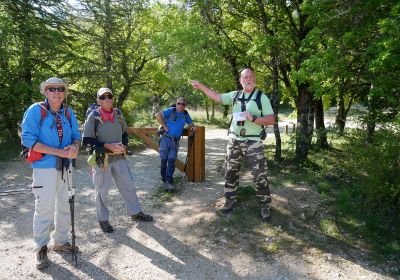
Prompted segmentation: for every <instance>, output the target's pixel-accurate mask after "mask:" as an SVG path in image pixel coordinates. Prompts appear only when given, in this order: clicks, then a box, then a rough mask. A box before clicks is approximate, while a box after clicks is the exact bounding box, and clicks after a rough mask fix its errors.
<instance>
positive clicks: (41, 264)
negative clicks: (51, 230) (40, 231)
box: [36, 245, 50, 269]
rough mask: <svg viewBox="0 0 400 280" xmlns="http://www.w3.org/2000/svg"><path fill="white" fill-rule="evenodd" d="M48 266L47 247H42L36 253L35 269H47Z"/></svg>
mask: <svg viewBox="0 0 400 280" xmlns="http://www.w3.org/2000/svg"><path fill="white" fill-rule="evenodd" d="M49 264H50V262H49V259H48V258H47V246H46V245H44V246H43V247H42V248H41V249H40V251H39V252H37V253H36V268H37V269H43V268H45V267H48V266H49Z"/></svg>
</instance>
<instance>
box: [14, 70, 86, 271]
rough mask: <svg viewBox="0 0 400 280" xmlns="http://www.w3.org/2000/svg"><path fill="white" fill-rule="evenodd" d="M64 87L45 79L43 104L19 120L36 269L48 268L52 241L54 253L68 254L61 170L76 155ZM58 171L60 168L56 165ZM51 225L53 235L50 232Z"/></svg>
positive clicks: (60, 82)
mask: <svg viewBox="0 0 400 280" xmlns="http://www.w3.org/2000/svg"><path fill="white" fill-rule="evenodd" d="M67 90H68V87H67V84H66V83H65V82H64V81H63V80H62V79H59V78H55V77H53V78H49V79H47V80H46V81H44V82H42V83H41V84H40V91H41V93H42V94H43V95H44V96H45V101H44V102H38V103H34V104H32V105H31V106H30V107H29V108H28V109H27V110H26V111H25V113H24V116H23V120H22V124H21V126H22V135H21V138H22V144H23V146H25V147H27V148H29V149H30V150H29V156H28V161H30V162H31V166H32V169H33V175H32V179H33V182H32V191H33V193H34V195H35V214H34V217H33V238H34V241H35V244H36V248H35V252H36V268H38V269H42V268H45V267H47V266H48V265H49V260H48V258H47V245H48V243H49V242H50V239H52V240H53V241H54V247H53V249H54V251H57V252H64V253H72V246H71V245H70V243H69V242H68V230H69V226H70V209H69V205H68V185H67V180H66V178H64V177H65V172H63V171H64V167H65V165H67V164H69V162H70V160H69V159H75V158H76V157H77V155H78V148H79V143H80V132H79V129H78V121H77V119H76V116H75V114H74V112H73V111H72V110H71V108H69V107H67V105H66V102H65V100H66V95H67ZM59 163H62V164H61V167H60V164H59ZM53 223H54V227H55V228H54V231H53V232H52V233H51V235H50V228H51V227H52V225H53Z"/></svg>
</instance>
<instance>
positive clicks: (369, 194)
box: [346, 129, 400, 217]
mask: <svg viewBox="0 0 400 280" xmlns="http://www.w3.org/2000/svg"><path fill="white" fill-rule="evenodd" d="M363 136H364V135H363V133H362V132H361V133H358V134H356V135H354V136H353V137H354V138H352V139H351V140H352V141H351V142H350V143H349V144H350V145H348V146H347V147H346V149H348V151H349V153H350V154H351V155H352V157H351V159H350V160H349V162H348V163H347V166H348V169H349V172H351V173H352V174H353V176H355V177H356V178H357V181H356V182H354V185H353V188H354V189H353V190H354V192H355V193H357V198H356V199H357V200H358V203H360V206H361V207H362V209H363V212H364V213H365V214H368V215H376V216H378V217H379V216H382V217H385V216H387V217H390V216H391V215H393V214H394V213H397V212H398V211H400V174H399V170H400V150H399V148H398V147H399V141H400V131H399V130H398V129H397V130H394V131H393V130H386V129H381V130H380V131H378V132H377V133H376V135H375V137H374V144H371V145H365V142H364V141H363V138H362V137H363Z"/></svg>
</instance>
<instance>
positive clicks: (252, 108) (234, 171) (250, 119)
mask: <svg viewBox="0 0 400 280" xmlns="http://www.w3.org/2000/svg"><path fill="white" fill-rule="evenodd" d="M191 84H192V86H193V87H194V88H195V89H199V90H201V91H203V92H204V93H205V94H206V95H207V96H208V97H209V98H211V99H212V100H214V101H215V102H217V103H220V102H222V103H223V104H224V105H231V106H233V108H232V122H231V125H230V128H229V142H228V145H227V156H226V173H225V189H224V193H225V205H224V206H223V207H222V208H221V212H222V213H224V214H225V213H229V212H230V211H231V210H232V209H233V208H235V207H236V206H237V205H238V202H237V199H236V190H237V188H238V185H239V171H240V167H241V164H242V162H243V159H244V157H246V158H247V160H248V162H249V164H250V168H251V170H252V174H253V176H254V184H255V187H256V189H257V199H258V202H259V204H260V209H261V219H262V220H263V221H265V222H267V221H269V220H270V219H271V207H270V204H271V192H270V189H269V185H268V180H267V174H266V173H267V162H266V159H265V156H264V152H263V143H262V140H264V139H263V138H264V136H263V135H262V134H263V132H264V130H263V126H266V125H272V124H274V122H275V117H274V114H273V111H272V107H271V103H270V101H269V99H268V97H267V96H266V95H264V94H263V93H262V92H261V91H259V90H258V89H256V78H255V75H254V72H253V70H252V69H250V68H245V69H244V70H243V71H241V73H240V84H241V85H242V87H243V89H242V90H240V91H231V92H227V93H223V94H219V93H218V92H216V91H214V90H212V89H210V88H208V87H206V86H205V85H203V84H202V83H200V82H199V81H196V80H192V81H191Z"/></svg>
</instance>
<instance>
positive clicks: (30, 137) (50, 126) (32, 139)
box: [21, 100, 81, 168]
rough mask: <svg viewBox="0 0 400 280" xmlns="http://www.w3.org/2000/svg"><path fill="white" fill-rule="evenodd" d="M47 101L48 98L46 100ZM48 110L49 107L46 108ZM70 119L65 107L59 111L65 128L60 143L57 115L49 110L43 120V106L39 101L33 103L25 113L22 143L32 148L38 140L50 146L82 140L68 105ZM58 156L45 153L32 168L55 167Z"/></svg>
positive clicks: (65, 145)
mask: <svg viewBox="0 0 400 280" xmlns="http://www.w3.org/2000/svg"><path fill="white" fill-rule="evenodd" d="M46 102H47V100H46ZM46 110H47V109H46ZM68 111H69V114H70V119H69V120H68V118H67V116H66V115H65V114H64V108H61V109H60V111H58V114H59V115H60V116H61V124H62V128H63V139H62V142H61V143H60V140H59V138H58V132H57V125H56V120H55V116H53V115H52V114H51V113H50V111H47V114H46V116H45V117H44V118H43V120H42V123H40V122H41V118H42V115H41V106H40V104H39V103H35V104H32V105H31V106H30V107H29V108H28V109H27V110H26V111H25V113H24V117H23V119H22V124H21V127H22V135H21V139H22V145H24V146H25V147H28V148H32V147H33V146H34V145H35V143H36V142H40V143H42V144H45V145H47V146H50V147H55V148H64V147H67V146H68V145H70V144H72V143H73V141H75V140H80V138H81V135H80V132H79V127H78V121H77V119H76V116H75V114H74V112H73V111H72V110H71V108H69V107H68ZM55 167H56V156H55V155H47V154H46V155H45V156H44V157H43V158H42V159H40V160H38V161H35V162H33V163H32V168H55Z"/></svg>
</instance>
